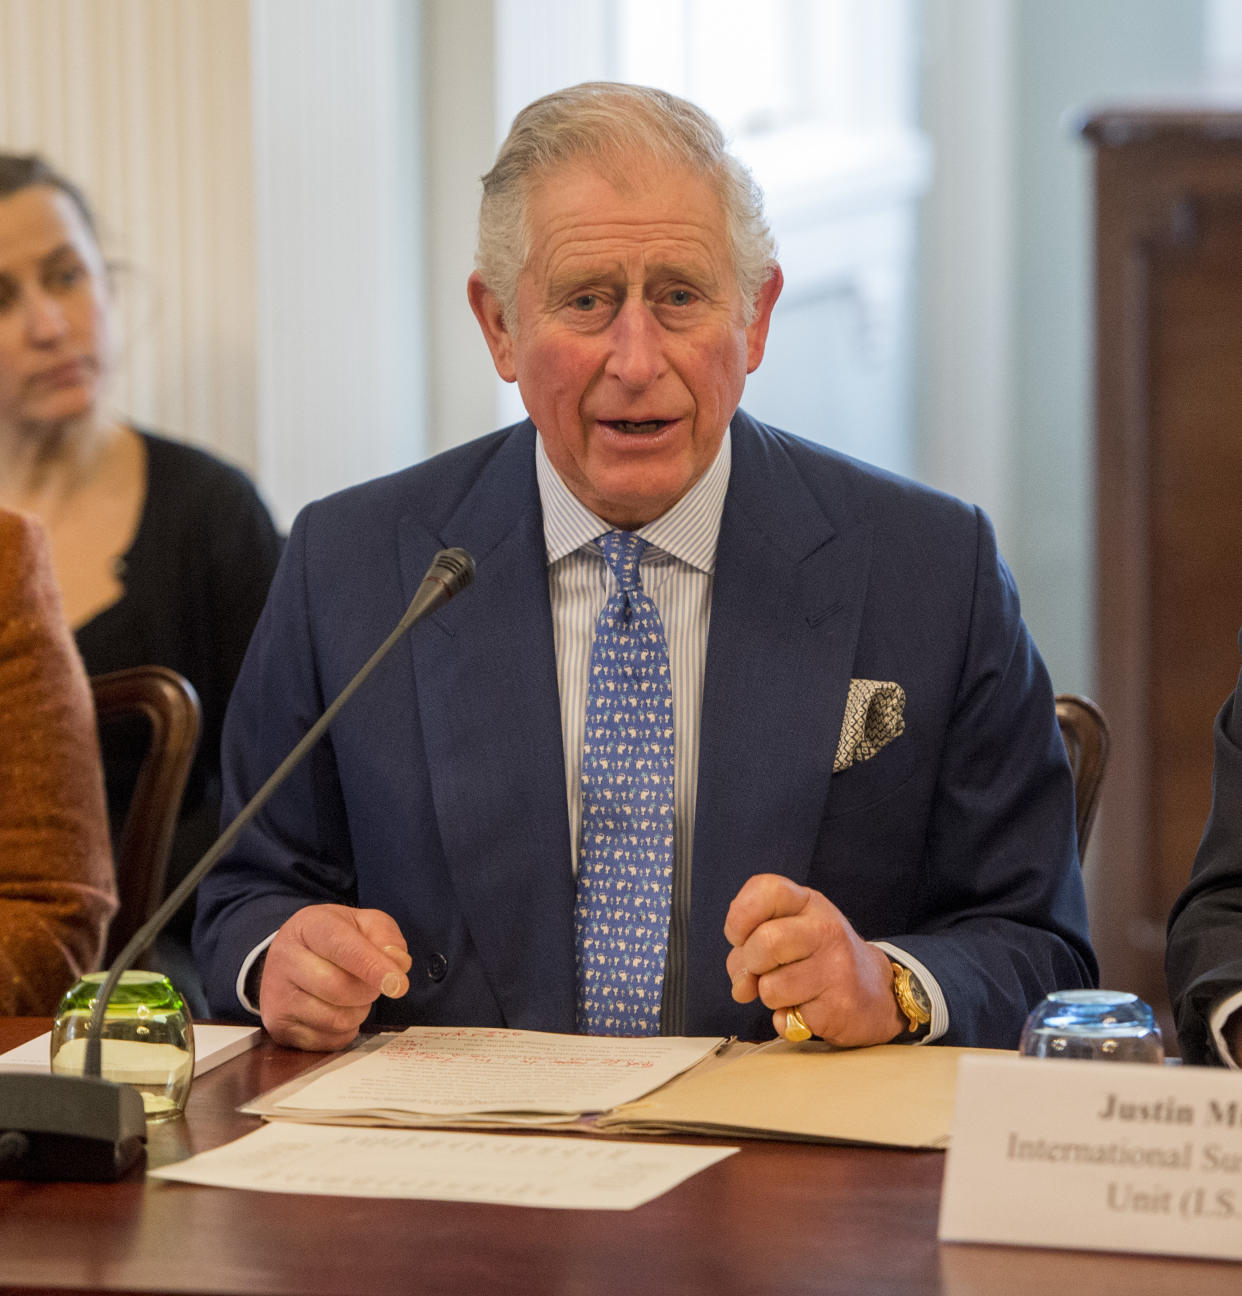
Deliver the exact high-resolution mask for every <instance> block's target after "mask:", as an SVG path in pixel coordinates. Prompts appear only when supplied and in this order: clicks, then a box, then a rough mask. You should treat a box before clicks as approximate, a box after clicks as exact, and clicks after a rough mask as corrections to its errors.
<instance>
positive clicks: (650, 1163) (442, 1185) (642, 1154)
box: [148, 1121, 737, 1210]
mask: <svg viewBox="0 0 1242 1296" xmlns="http://www.w3.org/2000/svg"><path fill="white" fill-rule="evenodd" d="M736 1151H737V1148H732V1147H685V1146H682V1145H680V1144H673V1143H618V1142H614V1141H611V1140H605V1139H584V1138H564V1137H554V1136H550V1135H546V1134H540V1135H531V1136H525V1135H510V1134H455V1133H448V1132H442V1131H424V1130H389V1129H367V1130H362V1129H353V1128H342V1127H340V1126H329V1125H300V1124H296V1123H294V1122H291V1121H280V1122H277V1123H275V1124H271V1125H264V1126H263V1127H262V1128H261V1129H257V1130H255V1131H254V1133H252V1134H247V1135H245V1136H243V1137H242V1138H240V1139H237V1140H236V1141H235V1142H232V1143H226V1144H225V1145H224V1146H222V1147H218V1148H214V1149H212V1150H211V1151H210V1152H201V1153H199V1155H198V1156H194V1157H191V1158H190V1159H189V1160H188V1161H179V1162H177V1163H176V1164H174V1165H168V1166H162V1167H161V1168H160V1169H158V1170H151V1171H148V1176H149V1177H152V1178H156V1179H174V1180H178V1181H180V1182H182V1183H195V1184H205V1185H207V1186H209V1187H216V1188H248V1189H253V1190H255V1191H258V1192H284V1193H311V1194H316V1195H320V1196H337V1197H409V1198H422V1199H426V1200H435V1201H473V1202H491V1203H494V1204H499V1205H509V1206H543V1207H551V1208H554V1209H558V1210H632V1209H633V1208H634V1207H635V1206H641V1205H642V1204H643V1203H644V1202H648V1201H651V1200H652V1198H654V1197H658V1196H659V1195H660V1194H661V1193H665V1192H668V1190H669V1189H670V1188H674V1187H676V1186H677V1184H679V1183H681V1182H682V1181H683V1180H685V1179H688V1178H689V1177H690V1176H691V1175H693V1174H697V1173H698V1172H699V1171H700V1170H705V1169H706V1168H707V1167H708V1166H710V1165H714V1164H715V1163H716V1162H717V1161H721V1160H723V1159H724V1158H725V1157H727V1156H731V1155H732V1154H733V1153H734V1152H736Z"/></svg>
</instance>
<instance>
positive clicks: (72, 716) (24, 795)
mask: <svg viewBox="0 0 1242 1296" xmlns="http://www.w3.org/2000/svg"><path fill="white" fill-rule="evenodd" d="M115 906H116V901H115V893H114V888H113V882H112V857H111V854H110V853H109V850H108V820H107V815H106V813H105V811H104V789H103V778H102V776H101V774H100V766H99V748H98V746H97V744H96V742H95V713H94V709H93V707H92V704H91V695H90V689H89V686H88V685H87V682H86V675H85V672H84V671H83V669H82V663H81V661H80V660H79V659H78V654H77V652H76V651H75V649H74V646H73V640H72V638H71V637H70V635H69V630H68V628H67V626H66V625H65V623H64V618H63V616H62V614H61V608H60V594H59V592H58V591H57V588H56V580H55V577H54V576H53V575H52V566H51V562H50V561H49V559H48V552H47V542H46V539H45V538H44V536H43V534H42V528H41V527H40V526H39V524H38V523H37V522H35V521H34V520H33V519H31V518H25V517H21V516H19V515H18V514H15V513H9V512H7V511H6V510H3V509H0V1015H3V1016H13V1015H46V1014H49V1013H52V1012H54V1011H55V1008H56V1004H57V1002H58V1001H59V999H60V997H61V995H62V994H64V992H65V991H66V990H68V989H69V987H70V986H71V985H72V984H73V983H74V982H75V981H76V980H77V979H78V977H79V976H80V975H81V974H82V973H83V972H85V971H88V970H90V969H92V968H94V967H96V966H98V960H99V956H100V953H101V952H102V950H103V943H104V933H105V930H106V928H107V923H108V919H109V918H110V917H111V915H112V911H113V909H114V908H115Z"/></svg>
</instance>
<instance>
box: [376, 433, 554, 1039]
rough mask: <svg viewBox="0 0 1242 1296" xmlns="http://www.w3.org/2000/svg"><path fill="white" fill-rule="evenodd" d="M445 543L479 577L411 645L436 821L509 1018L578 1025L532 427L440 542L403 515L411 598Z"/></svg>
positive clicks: (504, 454) (550, 1026) (514, 439)
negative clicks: (465, 555) (470, 562)
mask: <svg viewBox="0 0 1242 1296" xmlns="http://www.w3.org/2000/svg"><path fill="white" fill-rule="evenodd" d="M445 545H461V546H462V547H463V548H465V549H466V550H467V551H468V552H470V553H471V555H472V556H473V557H474V560H475V564H476V573H475V580H474V585H473V587H472V588H471V589H470V590H468V591H466V592H465V593H464V594H463V595H462V596H461V597H459V598H458V599H455V600H453V601H452V602H450V603H448V604H447V605H446V606H445V607H444V608H443V609H442V610H441V611H440V612H439V613H437V615H436V617H435V618H434V619H433V624H434V626H435V627H436V628H438V630H439V634H437V635H434V636H433V635H431V634H428V635H426V636H421V637H420V636H417V635H414V636H411V639H410V652H411V654H412V656H413V664H414V672H415V679H416V681H417V687H418V694H419V714H420V717H421V725H422V737H423V743H424V747H425V751H426V759H427V764H428V769H429V771H430V778H431V785H432V793H433V797H434V801H435V808H436V820H437V825H436V826H437V829H438V831H439V834H440V838H441V842H442V844H443V848H444V853H445V856H446V858H447V860H448V866H449V872H450V875H451V878H452V883H453V887H454V890H455V892H456V895H457V899H458V903H459V906H460V910H461V913H462V915H463V916H464V920H465V922H466V924H467V926H468V928H469V930H470V933H471V937H472V940H473V942H474V946H475V950H476V952H477V954H478V957H479V959H480V961H481V962H482V964H483V967H484V970H485V973H486V975H487V978H488V981H489V982H490V984H491V987H492V989H493V991H494V993H495V995H496V998H497V1000H498V1002H499V1003H500V1004H501V1007H502V1010H503V1012H504V1016H505V1020H506V1021H508V1022H512V1023H521V1024H522V1025H523V1026H524V1027H527V1028H531V1029H544V1030H556V1031H572V1030H573V1029H574V949H573V904H574V884H573V877H572V873H571V855H570V845H569V820H568V814H567V811H566V805H565V768H564V759H563V756H562V749H561V721H560V706H559V700H558V693H557V680H556V661H555V648H554V642H553V635H552V618H551V610H550V607H549V601H548V595H547V558H546V550H545V545H544V536H543V519H542V513H541V510H540V507H539V494H538V488H537V485H536V482H535V472H534V449H533V429H532V428H530V426H529V425H526V426H525V427H524V428H523V429H520V430H519V431H518V432H517V433H515V434H514V435H513V436H511V437H510V438H509V440H508V442H507V443H506V444H505V445H504V447H503V448H502V449H501V451H500V452H499V453H498V454H497V456H496V457H495V459H494V460H493V461H492V462H491V463H490V464H489V465H488V467H487V468H486V469H485V470H484V472H483V473H482V474H481V475H480V478H479V481H478V483H477V484H476V485H475V487H474V488H472V489H471V491H470V492H469V494H468V495H467V496H466V497H465V498H464V500H463V502H462V504H461V506H460V507H459V508H458V509H457V510H456V512H455V513H454V515H453V517H452V518H451V519H450V521H449V522H448V523H447V524H446V525H445V527H444V529H443V533H442V534H441V535H439V536H436V537H430V536H429V535H428V533H427V532H426V531H425V530H424V529H423V528H422V527H421V526H420V525H419V524H418V523H417V522H416V521H414V520H409V521H407V523H406V524H405V527H404V531H403V535H402V540H401V551H402V567H403V579H404V580H405V582H406V585H407V587H408V589H407V592H408V595H409V596H410V597H412V596H413V592H414V589H415V588H417V585H418V582H419V581H420V580H421V579H422V576H423V573H424V572H425V570H426V566H427V563H428V562H429V561H430V557H431V554H432V553H434V551H435V549H437V548H439V547H442V546H445ZM444 636H449V637H450V638H451V640H452V642H451V643H449V644H448V645H447V646H446V643H445V639H444Z"/></svg>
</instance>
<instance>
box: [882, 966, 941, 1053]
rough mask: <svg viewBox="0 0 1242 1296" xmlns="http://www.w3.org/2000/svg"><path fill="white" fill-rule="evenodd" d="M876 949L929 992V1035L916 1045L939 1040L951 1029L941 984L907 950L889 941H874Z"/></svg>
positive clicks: (916, 1042)
mask: <svg viewBox="0 0 1242 1296" xmlns="http://www.w3.org/2000/svg"><path fill="white" fill-rule="evenodd" d="M871 944H872V945H874V946H875V947H876V949H882V950H883V951H884V952H885V954H887V955H888V956H889V957H890V958H893V959H896V960H897V962H898V963H901V964H903V965H904V966H905V967H908V968H909V969H910V971H911V972H913V973H914V975H915V976H916V977H918V979H919V984H920V985H921V986H922V987H923V989H924V990H926V991H927V997H928V999H930V1000H931V1023H930V1024H929V1026H928V1028H927V1034H926V1035H924V1036H923V1038H922V1039H917V1040H914V1041H913V1042H914V1043H915V1044H930V1043H931V1042H932V1041H933V1040H938V1039H939V1038H940V1037H941V1036H942V1035H943V1034H944V1033H945V1031H947V1030H948V1029H949V1005H948V1004H947V1003H945V1001H944V991H943V990H941V988H940V982H939V981H937V980H936V978H935V977H934V976H932V974H931V973H930V972H929V971H928V970H927V969H926V968H925V967H924V966H923V965H922V963H920V962H919V961H918V959H916V958H915V957H914V955H913V954H907V953H906V951H905V950H903V949H901V948H900V947H899V946H897V945H890V944H889V942H888V941H872V942H871Z"/></svg>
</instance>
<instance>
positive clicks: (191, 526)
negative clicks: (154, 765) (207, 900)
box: [75, 430, 281, 979]
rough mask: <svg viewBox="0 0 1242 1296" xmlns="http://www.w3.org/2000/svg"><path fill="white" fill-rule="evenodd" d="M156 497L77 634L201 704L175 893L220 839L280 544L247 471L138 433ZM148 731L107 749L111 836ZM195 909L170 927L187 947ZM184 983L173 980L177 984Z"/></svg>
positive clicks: (108, 740)
mask: <svg viewBox="0 0 1242 1296" xmlns="http://www.w3.org/2000/svg"><path fill="white" fill-rule="evenodd" d="M139 435H140V436H141V437H142V440H143V442H144V444H145V446H146V451H147V491H146V499H145V501H144V503H143V509H142V517H141V518H140V520H139V523H138V529H137V532H136V533H135V535H134V540H133V544H132V545H131V546H130V548H129V551H128V552H127V553H126V554H125V555H124V556H123V557H122V558H120V559H118V561H117V565H118V569H119V570H118V572H117V575H118V577H119V579H120V580H121V583H122V585H123V586H124V591H125V592H124V594H123V595H122V596H121V598H120V599H119V600H118V601H117V602H115V603H113V604H112V605H111V606H109V607H107V608H105V609H104V610H103V611H102V612H100V613H99V615H98V616H96V617H94V618H93V619H92V620H91V621H88V622H87V623H86V624H85V625H84V626H82V627H81V628H80V629H79V630H78V631H77V633H76V636H75V637H76V639H77V645H78V649H79V651H80V652H81V654H82V659H83V661H84V662H85V663H86V669H87V671H88V673H89V674H91V675H100V674H103V673H104V672H106V671H113V670H120V669H122V668H123V667H126V666H149V665H156V666H170V667H171V668H172V669H173V670H175V671H179V672H180V673H181V674H182V675H184V676H185V677H186V679H188V680H189V681H190V683H191V684H193V685H194V688H195V689H196V690H197V692H198V697H199V701H200V703H201V704H202V711H203V726H202V731H201V734H200V738H199V747H198V754H197V756H196V757H195V761H194V766H193V768H192V770H191V771H190V778H189V782H188V784H187V786H186V791H185V801H184V803H183V805H182V810H181V819H180V822H179V823H178V827H177V834H176V837H175V839H174V841H173V848H172V856H171V858H170V860H169V866H168V886H167V887H166V888H165V889H166V891H167V890H168V889H171V887H172V886H173V885H174V884H175V883H176V882H177V881H178V880H179V879H180V878H181V877H183V876H184V875H185V874H186V872H188V871H189V869H190V868H191V866H192V865H193V864H194V863H195V862H196V861H197V860H198V859H199V857H200V856H201V855H202V854H203V852H204V851H206V849H207V848H208V847H209V846H210V845H211V843H212V841H213V840H214V839H215V837H216V835H217V833H218V832H219V829H220V825H219V817H220V729H221V726H222V725H223V722H224V709H225V706H226V705H227V703H228V700H229V693H230V692H231V691H232V688H233V681H234V680H235V679H236V678H237V672H238V669H239V668H240V666H241V661H242V656H243V654H244V653H245V651H246V645H247V644H248V643H249V641H250V634H251V631H252V630H253V629H254V624H255V622H256V621H257V620H258V616H259V613H260V611H262V608H263V603H264V601H265V599H266V598H267V588H268V585H269V584H270V582H271V579H272V573H273V572H274V571H275V569H276V560H277V558H278V557H279V555H280V547H281V540H280V537H279V535H278V534H277V531H276V528H275V526H274V525H273V523H272V519H271V516H270V515H269V513H268V511H267V508H266V507H265V505H264V504H263V501H262V500H261V499H260V498H259V495H258V492H257V491H256V490H255V488H254V486H253V485H252V484H251V483H250V481H249V479H248V478H247V477H246V475H245V474H244V473H242V472H241V471H240V470H239V469H237V468H234V467H232V466H231V465H229V464H226V463H224V462H222V461H221V460H219V459H217V458H215V457H214V456H212V455H210V454H208V453H206V452H205V451H203V450H199V449H196V448H195V447H193V446H189V445H184V444H181V443H179V442H176V441H169V440H167V439H166V438H164V437H160V436H154V435H152V434H151V433H148V432H143V431H141V430H140V431H139ZM144 728H145V727H144V726H141V725H139V726H136V727H135V730H134V731H133V732H132V733H130V734H128V735H126V734H123V733H116V734H115V735H114V732H113V730H111V729H110V730H109V733H108V734H107V735H105V738H104V742H105V747H104V766H105V770H106V773H107V780H108V808H109V813H110V816H111V818H112V823H113V831H114V834H115V833H116V832H117V831H118V830H119V827H120V824H121V822H122V821H123V818H124V813H125V810H126V808H127V807H128V804H129V796H130V793H131V791H132V786H133V780H134V777H135V776H136V773H137V766H138V762H139V761H140V760H141V758H142V753H143V751H144V750H145V747H146V741H147V735H146V733H145V731H144ZM191 917H192V907H191V906H187V908H186V910H185V911H183V912H182V913H181V914H179V915H178V917H177V919H175V920H174V924H173V928H172V931H173V932H174V933H175V934H176V935H177V936H178V937H179V938H180V939H182V940H184V942H185V943H186V945H187V947H188V939H189V924H190V919H191ZM174 979H175V978H174Z"/></svg>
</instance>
